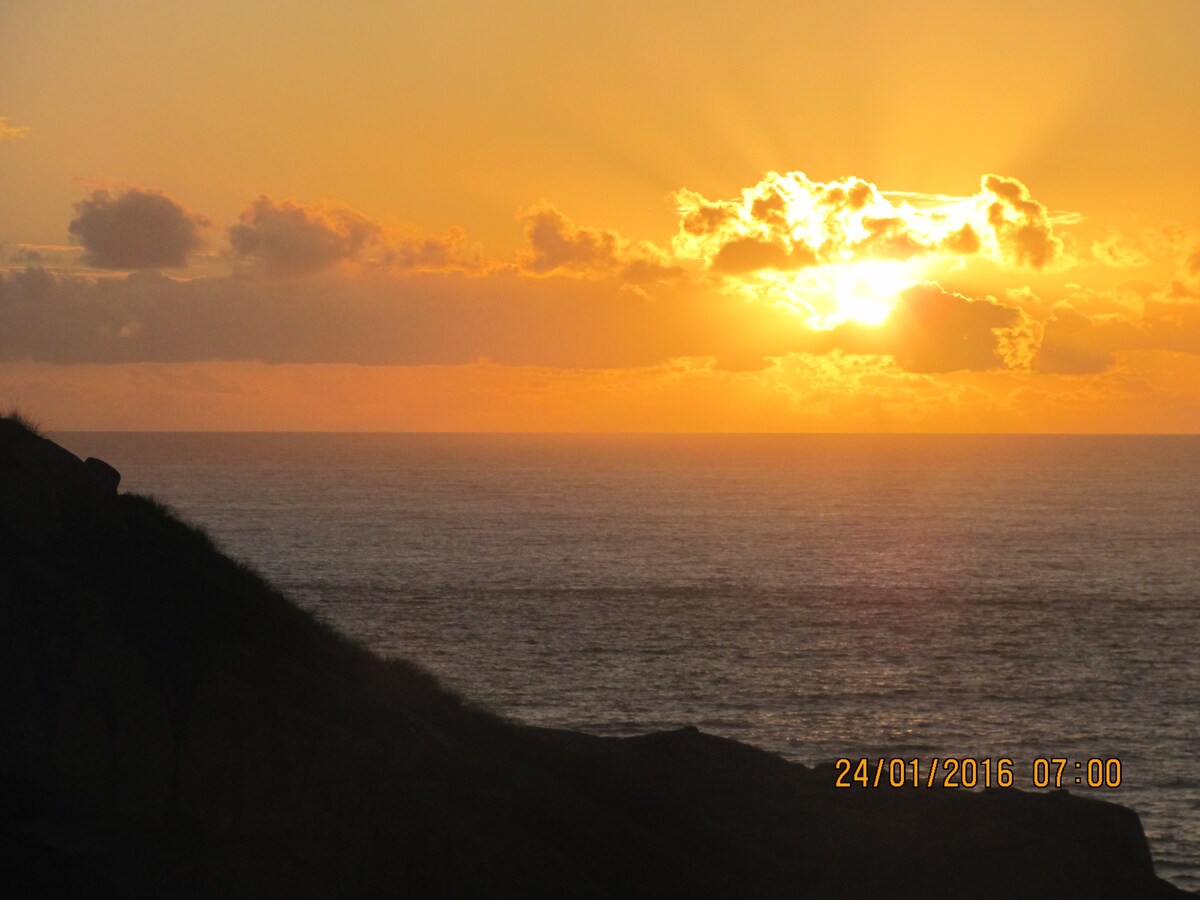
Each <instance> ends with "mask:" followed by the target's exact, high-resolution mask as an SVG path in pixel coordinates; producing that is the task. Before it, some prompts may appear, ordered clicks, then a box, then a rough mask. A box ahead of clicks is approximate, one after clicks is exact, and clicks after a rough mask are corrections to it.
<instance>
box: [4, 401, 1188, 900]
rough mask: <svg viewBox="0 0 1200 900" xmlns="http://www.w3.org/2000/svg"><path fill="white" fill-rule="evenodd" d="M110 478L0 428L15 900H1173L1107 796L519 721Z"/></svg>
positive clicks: (8, 857) (10, 864) (1135, 832)
mask: <svg viewBox="0 0 1200 900" xmlns="http://www.w3.org/2000/svg"><path fill="white" fill-rule="evenodd" d="M118 484H119V475H118V474H117V473H116V472H115V470H113V469H112V468H111V467H110V466H108V465H107V464H105V463H103V462H100V461H98V460H87V461H83V462H81V461H80V460H79V459H77V458H76V457H74V456H73V455H72V454H70V453H69V452H67V451H66V450H64V449H62V448H61V447H59V446H57V445H55V444H54V443H52V442H51V441H49V440H46V439H44V438H41V437H39V436H37V435H36V434H35V433H33V432H32V431H31V430H30V429H28V428H27V427H25V426H24V425H23V424H22V423H20V422H19V421H17V420H15V419H11V418H10V419H0V697H2V698H3V705H2V707H0V711H2V714H3V715H2V719H0V809H2V810H3V814H2V834H0V839H2V841H3V848H4V849H3V859H2V862H3V869H2V870H0V871H2V872H3V876H2V877H3V882H4V886H5V890H4V893H5V896H13V897H15V896H54V897H59V896H70V895H80V896H102V895H122V896H156V895H157V896H171V897H177V896H178V897H209V896H222V897H258V896H287V897H297V898H303V897H335V896H347V897H372V896H379V897H399V896H414V897H595V898H601V897H613V898H618V897H621V898H623V897H684V896H690V897H721V898H725V897H730V898H743V897H746V898H749V897H830V898H832V897H861V898H873V897H883V896H887V897H921V898H937V897H947V898H950V897H953V898H962V897H974V898H989V897H995V898H1005V900H1009V898H1015V897H1023V898H1055V900H1062V898H1074V897H1080V898H1084V897H1086V898H1105V897H1111V898H1130V897H1164V898H1165V897H1173V896H1184V895H1183V894H1182V892H1178V891H1176V890H1175V889H1174V888H1172V887H1170V886H1169V885H1167V884H1165V883H1164V882H1161V881H1159V880H1157V879H1156V878H1155V876H1154V873H1153V868H1152V865H1151V860H1150V854H1149V850H1148V848H1147V844H1146V840H1145V837H1144V835H1143V833H1142V830H1141V826H1140V823H1139V821H1138V818H1137V816H1136V814H1134V813H1133V812H1131V811H1129V810H1127V809H1124V808H1122V807H1120V806H1116V805H1113V804H1108V803H1102V802H1099V801H1093V800H1087V799H1082V798H1079V797H1074V796H1071V795H1068V794H1067V793H1066V792H1056V793H1051V794H1030V793H1023V792H1020V791H1017V790H1003V791H1001V790H997V791H987V792H984V793H978V794H977V793H968V792H959V791H940V790H934V791H918V790H902V791H858V790H852V791H845V790H835V789H834V788H833V786H832V781H833V774H832V770H831V769H828V768H824V769H815V770H813V769H807V768H805V767H803V766H799V765H795V764H791V763H787V762H785V761H783V760H781V759H779V758H777V757H775V756H772V755H770V754H767V753H765V752H762V751H760V750H756V749H755V748H753V747H748V746H745V745H742V744H738V743H736V742H733V741H729V740H724V739H721V738H716V737H712V736H709V735H705V734H702V733H700V732H697V731H695V730H693V729H684V730H681V731H676V732H669V733H662V734H651V735H645V736H643V737H637V738H628V739H623V740H619V739H604V738H597V737H591V736H588V735H583V734H575V733H570V732H560V731H548V730H541V729H532V728H525V727H521V726H517V725H514V724H511V723H508V722H504V721H502V720H500V719H497V718H495V717H493V716H490V715H487V714H485V713H483V712H480V711H477V710H474V709H472V708H471V707H470V706H469V705H467V704H464V703H463V702H461V701H460V700H459V699H458V698H457V697H455V696H453V695H452V694H450V693H449V692H447V691H445V690H443V689H442V688H441V687H440V686H439V685H438V684H437V682H436V681H435V680H434V679H433V678H432V677H430V676H429V675H427V674H425V673H424V672H422V671H420V670H419V669H417V668H416V667H414V666H411V665H409V664H407V663H403V662H396V661H391V662H389V661H384V660H381V659H379V658H377V657H375V656H373V655H372V654H370V653H368V652H367V651H366V650H364V649H362V648H361V647H359V646H357V645H355V644H353V643H351V642H349V641H347V640H346V639H344V638H342V637H340V636H339V635H337V634H335V633H334V632H333V631H332V630H331V629H329V628H327V627H325V626H324V625H322V624H321V623H319V622H317V621H315V620H314V619H313V618H312V617H311V616H310V615H309V614H307V613H306V612H304V611H302V610H300V609H299V608H298V607H296V606H295V605H293V604H292V603H290V602H289V601H288V600H286V599H285V598H284V597H282V596H281V595H280V594H278V593H277V592H276V591H274V590H273V589H272V588H271V587H270V586H269V585H267V584H266V583H265V582H263V580H262V579H261V578H259V577H258V576H257V575H256V574H255V573H254V572H252V571H250V570H249V569H247V568H246V567H245V566H242V565H240V564H238V563H236V562H233V561H232V560H230V559H229V558H227V557H225V556H223V555H222V554H221V553H220V552H218V551H217V550H216V549H215V548H214V546H213V544H212V542H211V541H210V540H209V539H208V538H207V537H206V536H205V535H204V534H203V533H202V532H201V531H198V530H197V529H195V528H192V527H190V526H188V525H185V524H183V523H182V522H180V521H179V520H178V519H176V518H175V517H174V516H172V515H171V513H170V512H169V511H167V510H166V509H164V508H163V507H162V506H160V505H158V504H157V503H155V502H153V501H151V500H148V499H146V498H143V497H138V496H134V495H130V494H120V493H119V492H118ZM450 639H452V637H451V638H450Z"/></svg>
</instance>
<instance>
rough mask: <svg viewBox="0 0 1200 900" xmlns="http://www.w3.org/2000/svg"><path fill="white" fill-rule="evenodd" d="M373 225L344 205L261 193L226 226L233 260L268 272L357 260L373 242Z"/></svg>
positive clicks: (304, 271) (304, 270)
mask: <svg viewBox="0 0 1200 900" xmlns="http://www.w3.org/2000/svg"><path fill="white" fill-rule="evenodd" d="M381 234H382V229H381V228H380V227H379V225H378V224H376V223H375V222H372V221H371V220H369V219H367V218H366V217H365V216H361V215H359V214H358V213H356V212H354V211H353V210H350V209H346V208H345V207H336V208H334V209H324V208H321V207H313V206H302V205H300V204H297V203H294V202H292V201H290V200H284V201H282V202H278V203H277V202H276V201H274V200H272V199H271V198H270V197H268V196H266V195H265V194H263V195H261V196H260V197H259V198H258V199H257V200H253V201H251V202H250V203H248V204H247V205H246V207H245V208H244V209H243V210H242V212H241V215H240V216H239V217H238V223H237V224H236V225H232V226H230V228H229V243H230V245H231V246H232V247H233V252H234V254H235V256H236V257H237V259H239V260H240V261H242V262H244V263H248V264H250V265H253V266H256V267H261V268H262V269H264V270H266V271H267V272H269V273H270V274H274V275H309V274H312V273H314V272H319V271H321V270H323V269H328V268H329V267H331V266H333V265H335V264H337V263H339V262H342V261H345V260H356V259H360V258H361V256H362V254H363V252H364V251H365V250H366V249H367V248H368V247H369V246H371V245H374V244H377V243H378V242H379V238H380V236H381Z"/></svg>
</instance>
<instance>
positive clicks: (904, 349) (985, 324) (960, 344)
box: [828, 284, 1028, 374]
mask: <svg viewBox="0 0 1200 900" xmlns="http://www.w3.org/2000/svg"><path fill="white" fill-rule="evenodd" d="M1024 327H1026V317H1025V316H1024V314H1023V313H1022V312H1021V311H1020V310H1017V309H1013V308H1011V307H1007V306H1002V305H1000V304H999V303H996V302H995V301H993V300H991V299H987V300H972V299H971V298H969V297H964V296H962V295H961V294H955V293H951V292H949V291H946V290H943V289H942V288H941V287H939V286H938V285H936V284H919V285H914V286H913V287H911V288H909V289H907V290H906V291H904V292H903V293H902V294H901V295H900V299H899V302H898V303H897V304H896V307H895V308H894V309H893V310H892V314H891V316H890V317H889V318H888V320H887V321H886V322H885V323H884V324H883V325H881V326H879V327H869V326H864V325H860V324H858V323H854V322H846V323H843V324H842V325H839V326H837V327H836V328H834V329H832V330H831V331H830V332H829V338H828V340H829V341H830V342H831V343H832V344H833V345H834V346H836V347H838V348H839V349H842V350H844V351H846V352H848V353H871V354H875V355H886V356H891V357H892V358H893V359H895V361H896V365H898V366H899V367H900V368H902V369H904V370H905V371H908V372H915V373H923V374H931V373H937V372H955V371H961V370H971V371H977V372H983V371H989V370H994V369H1005V368H1020V367H1021V366H1022V365H1023V364H1024V365H1027V363H1028V360H1026V359H1023V358H1022V353H1021V349H1020V347H1019V346H1014V342H1015V341H1017V340H1018V339H1019V337H1020V336H1021V332H1022V329H1023V328H1024Z"/></svg>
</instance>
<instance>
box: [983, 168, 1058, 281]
mask: <svg viewBox="0 0 1200 900" xmlns="http://www.w3.org/2000/svg"><path fill="white" fill-rule="evenodd" d="M983 195H984V196H985V197H986V196H988V195H990V196H991V198H992V199H991V201H990V202H988V204H987V222H988V225H989V226H990V227H991V230H992V234H993V236H994V237H995V240H996V243H997V245H998V246H999V248H1000V250H1001V252H1002V253H1003V254H1004V256H1005V257H1006V258H1007V259H1009V260H1010V261H1013V262H1016V263H1019V264H1021V265H1026V266H1029V267H1031V268H1034V269H1043V268H1045V267H1046V266H1048V265H1053V264H1056V263H1059V262H1062V261H1063V258H1064V255H1065V254H1064V250H1063V242H1062V239H1061V238H1059V237H1057V236H1056V235H1055V234H1054V229H1053V228H1052V227H1051V225H1050V220H1049V215H1048V213H1047V211H1046V207H1045V206H1043V205H1042V204H1041V203H1038V202H1037V201H1036V200H1034V199H1033V197H1032V196H1031V195H1030V193H1029V188H1027V187H1025V185H1023V184H1022V183H1021V182H1019V181H1017V179H1015V178H1004V177H1003V176H1000V175H985V176H984V177H983Z"/></svg>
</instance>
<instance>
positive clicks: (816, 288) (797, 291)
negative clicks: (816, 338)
mask: <svg viewBox="0 0 1200 900" xmlns="http://www.w3.org/2000/svg"><path fill="white" fill-rule="evenodd" d="M918 268H919V264H918V261H914V260H904V261H899V260H890V259H863V260H856V261H854V262H846V263H833V264H830V265H824V266H815V267H813V268H811V269H807V270H805V271H804V272H802V273H800V274H798V275H796V276H794V277H793V278H792V279H791V280H790V281H789V283H788V284H787V286H786V292H785V293H786V296H787V305H788V306H790V307H791V308H792V309H793V310H794V311H795V312H796V313H797V314H798V315H803V316H805V317H806V318H807V319H808V321H809V323H810V325H812V326H813V327H815V328H833V327H835V326H837V325H840V324H842V323H843V322H858V323H859V324H861V325H871V326H875V325H882V324H883V323H884V322H885V321H887V318H888V316H890V315H891V313H892V309H893V308H894V307H895V305H896V301H897V298H898V297H899V296H900V294H901V292H903V291H904V289H905V288H908V287H910V286H911V285H913V284H915V283H916V282H917V281H919V280H920V273H919V272H918V271H917V270H918Z"/></svg>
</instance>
